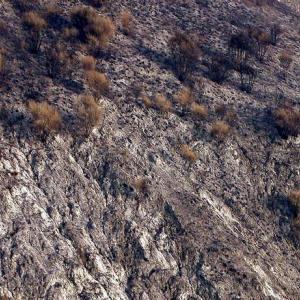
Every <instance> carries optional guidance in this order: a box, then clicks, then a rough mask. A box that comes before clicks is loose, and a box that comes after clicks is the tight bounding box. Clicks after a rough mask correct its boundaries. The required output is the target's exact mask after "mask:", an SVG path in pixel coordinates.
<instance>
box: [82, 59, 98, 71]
mask: <svg viewBox="0 0 300 300" xmlns="http://www.w3.org/2000/svg"><path fill="white" fill-rule="evenodd" d="M80 62H81V65H82V68H83V70H85V71H92V70H95V69H96V62H97V61H96V59H95V57H93V56H91V55H87V56H81V57H80Z"/></svg>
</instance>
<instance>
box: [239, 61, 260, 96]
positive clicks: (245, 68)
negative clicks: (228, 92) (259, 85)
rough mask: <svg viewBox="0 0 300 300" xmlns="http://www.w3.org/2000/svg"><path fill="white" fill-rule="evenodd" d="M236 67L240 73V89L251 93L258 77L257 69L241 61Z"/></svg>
mask: <svg viewBox="0 0 300 300" xmlns="http://www.w3.org/2000/svg"><path fill="white" fill-rule="evenodd" d="M236 68H237V71H238V73H239V75H240V89H241V90H242V91H245V92H247V93H250V92H251V91H252V89H253V86H254V83H255V80H256V78H257V71H256V70H255V69H254V68H253V67H251V66H250V65H248V64H246V63H240V64H239V65H237V66H236Z"/></svg>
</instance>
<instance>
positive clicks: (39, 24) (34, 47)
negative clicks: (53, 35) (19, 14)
mask: <svg viewBox="0 0 300 300" xmlns="http://www.w3.org/2000/svg"><path fill="white" fill-rule="evenodd" d="M23 21H24V25H25V27H26V28H28V30H29V31H30V39H28V44H29V49H30V50H31V51H32V52H35V53H36V52H38V51H39V49H40V47H41V43H42V37H43V31H44V29H45V28H46V27H47V23H46V21H45V20H44V19H43V18H42V16H41V15H39V14H38V13H36V12H34V11H30V12H27V13H25V14H24V17H23Z"/></svg>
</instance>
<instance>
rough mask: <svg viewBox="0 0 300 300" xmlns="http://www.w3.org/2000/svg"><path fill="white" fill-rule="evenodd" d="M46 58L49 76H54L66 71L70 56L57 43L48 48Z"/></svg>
mask: <svg viewBox="0 0 300 300" xmlns="http://www.w3.org/2000/svg"><path fill="white" fill-rule="evenodd" d="M46 58H47V62H46V67H47V70H48V75H49V76H50V77H52V78H54V77H57V76H58V75H60V74H66V73H67V71H68V69H69V66H70V63H71V57H70V55H69V54H68V53H67V51H66V49H64V48H63V47H62V46H61V45H59V44H57V45H54V46H52V47H51V48H49V49H48V50H47V52H46Z"/></svg>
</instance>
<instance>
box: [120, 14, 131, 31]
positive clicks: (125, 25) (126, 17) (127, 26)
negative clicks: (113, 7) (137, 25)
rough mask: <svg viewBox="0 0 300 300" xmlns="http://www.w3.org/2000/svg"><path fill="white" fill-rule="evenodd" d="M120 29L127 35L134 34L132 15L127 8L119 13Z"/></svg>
mask: <svg viewBox="0 0 300 300" xmlns="http://www.w3.org/2000/svg"><path fill="white" fill-rule="evenodd" d="M120 21H121V26H122V30H123V32H124V33H125V34H127V35H133V34H134V17H133V15H132V13H131V12H130V11H129V10H123V11H122V12H121V14H120Z"/></svg>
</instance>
